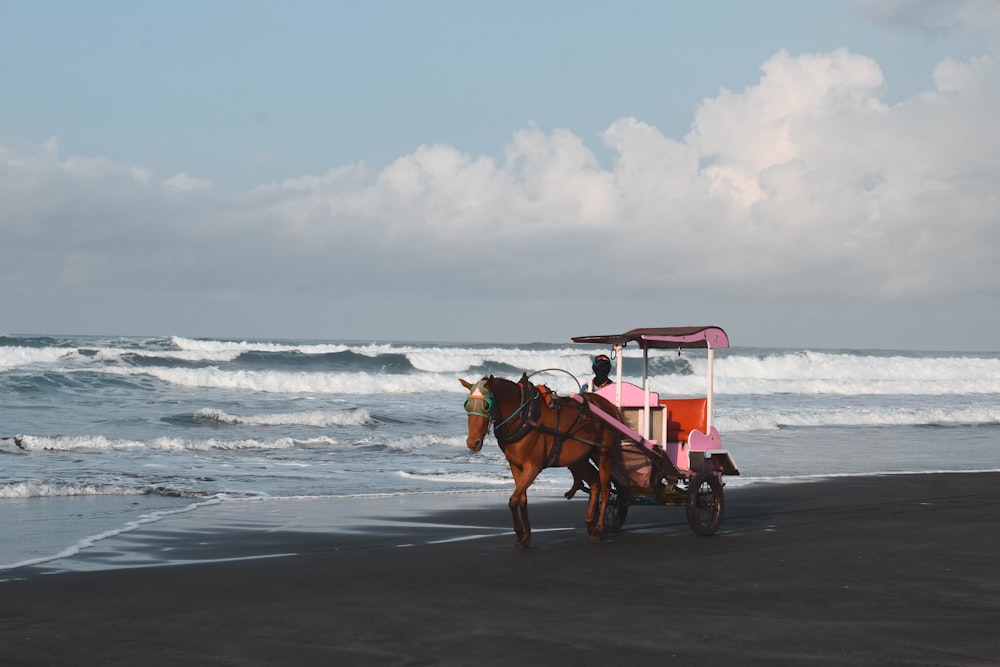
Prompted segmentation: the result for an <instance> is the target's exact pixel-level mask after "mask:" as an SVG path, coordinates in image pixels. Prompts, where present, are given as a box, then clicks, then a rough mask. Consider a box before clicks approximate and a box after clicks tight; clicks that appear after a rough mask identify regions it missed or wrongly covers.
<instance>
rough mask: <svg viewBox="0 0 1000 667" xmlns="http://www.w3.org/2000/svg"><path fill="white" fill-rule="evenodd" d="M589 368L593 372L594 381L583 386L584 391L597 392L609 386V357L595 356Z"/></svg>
mask: <svg viewBox="0 0 1000 667" xmlns="http://www.w3.org/2000/svg"><path fill="white" fill-rule="evenodd" d="M591 368H592V369H593V370H594V379H593V380H591V381H590V383H589V384H585V385H583V390H584V391H597V390H598V389H600V388H601V387H606V386H608V385H609V384H611V378H609V377H608V375H609V374H610V373H611V357H609V356H608V355H606V354H599V355H597V356H596V357H594V364H593V366H591Z"/></svg>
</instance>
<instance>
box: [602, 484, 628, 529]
mask: <svg viewBox="0 0 1000 667" xmlns="http://www.w3.org/2000/svg"><path fill="white" fill-rule="evenodd" d="M626 515H628V498H627V497H626V496H625V494H624V493H623V492H622V489H621V488H619V486H618V485H617V484H616V483H615V482H614V480H612V481H611V495H609V496H608V505H607V507H605V508H604V531H605V532H609V533H614V532H617V531H618V530H619V529H621V527H622V525H623V524H624V523H625V517H626Z"/></svg>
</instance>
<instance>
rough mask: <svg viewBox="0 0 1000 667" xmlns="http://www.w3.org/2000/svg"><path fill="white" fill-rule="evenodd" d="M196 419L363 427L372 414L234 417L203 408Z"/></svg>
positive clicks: (360, 411)
mask: <svg viewBox="0 0 1000 667" xmlns="http://www.w3.org/2000/svg"><path fill="white" fill-rule="evenodd" d="M194 416H195V419H198V420H201V421H212V422H218V423H221V424H247V425H250V426H293V425H298V426H316V427H319V428H325V427H330V426H362V425H364V424H369V423H371V420H372V417H371V414H370V413H369V412H368V411H367V410H365V409H357V410H336V411H332V412H331V411H325V410H311V411H308V412H284V413H276V414H257V415H232V414H229V413H227V412H225V411H224V410H218V409H215V408H202V409H200V410H196V411H195V413H194Z"/></svg>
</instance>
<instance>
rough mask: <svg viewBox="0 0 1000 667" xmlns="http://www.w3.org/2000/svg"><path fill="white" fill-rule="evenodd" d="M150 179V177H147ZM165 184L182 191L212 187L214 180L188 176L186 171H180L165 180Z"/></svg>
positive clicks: (168, 187) (169, 187)
mask: <svg viewBox="0 0 1000 667" xmlns="http://www.w3.org/2000/svg"><path fill="white" fill-rule="evenodd" d="M147 180H148V179H147ZM163 185H164V186H165V187H166V188H167V189H170V190H180V191H182V192H187V191H190V190H204V189H205V188H210V187H212V185H213V183H212V181H209V180H206V179H204V178H195V177H194V176H188V175H187V174H186V173H185V172H183V171H182V172H179V173H177V174H174V175H173V176H171V177H170V178H168V179H166V180H165V181H163Z"/></svg>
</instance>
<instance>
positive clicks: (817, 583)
mask: <svg viewBox="0 0 1000 667" xmlns="http://www.w3.org/2000/svg"><path fill="white" fill-rule="evenodd" d="M998 487H1000V473H972V474H937V475H902V476H889V477H868V478H845V479H834V480H826V481H820V482H812V483H803V484H784V485H755V486H750V487H732V486H730V487H727V490H726V491H727V495H726V517H725V519H724V522H723V526H722V531H721V532H720V534H718V535H716V536H714V537H709V538H704V537H696V536H695V535H693V534H692V533H691V532H690V530H689V529H688V527H687V525H686V522H685V518H684V512H683V510H681V509H678V508H660V507H633V508H631V509H630V511H629V517H628V521H627V522H626V524H625V529H624V530H623V531H622V532H620V533H618V534H616V535H614V536H613V537H611V538H610V539H607V540H606V541H604V542H602V543H592V542H591V541H590V540H589V539H588V538H587V536H586V533H585V531H584V529H583V525H582V517H583V512H584V510H585V505H584V502H583V501H582V500H574V501H556V500H549V501H545V502H535V503H533V504H532V505H531V509H532V523H533V528H534V529H535V532H534V542H533V546H532V547H531V548H530V549H528V550H519V549H515V548H513V547H512V543H513V537H512V535H510V534H508V531H509V526H510V514H509V512H508V510H507V508H506V504H505V503H503V502H498V503H497V504H496V505H495V506H487V507H482V506H480V505H476V506H470V507H467V508H456V509H452V510H443V509H440V508H436V509H434V510H433V511H432V513H431V514H427V515H419V516H417V515H412V513H410V514H408V516H407V517H406V518H405V519H404V520H399V521H391V520H389V519H391V517H383V519H385V520H379V521H372V522H371V525H369V526H368V527H367V528H365V527H364V526H358V527H357V528H356V529H352V530H349V531H338V532H325V531H321V530H309V531H300V530H296V529H295V526H294V524H292V525H290V526H289V527H287V528H280V529H269V530H260V529H259V527H256V528H255V527H252V526H249V525H238V526H231V527H225V528H219V527H217V526H216V527H213V528H212V529H211V531H210V532H209V531H207V530H206V533H205V534H201V535H199V534H189V535H187V536H184V537H183V538H181V537H179V536H172V537H170V538H169V540H168V539H167V537H166V536H165V535H162V534H161V535H159V538H162V539H163V540H166V541H168V542H169V543H170V546H169V549H170V553H172V554H173V558H174V560H175V561H184V560H188V561H211V560H213V559H220V558H231V559H242V560H226V561H222V562H200V563H197V564H187V565H170V566H161V567H133V568H128V569H112V570H103V571H85V572H63V573H59V574H39V572H40V571H42V570H40V569H38V568H34V569H31V568H29V569H26V570H25V571H23V572H10V571H8V572H5V573H2V574H4V575H5V576H6V577H8V579H9V580H8V581H5V582H3V583H0V664H2V665H52V664H78V665H91V664H102V665H134V664H140V663H144V664H151V665H163V664H171V665H175V664H183V665H202V664H206V665H340V664H355V665H414V664H428V665H511V664H518V663H520V664H531V665H536V664H537V665H553V664H580V665H597V664H604V665H612V664H614V665H620V664H676V665H693V664H701V665H804V664H808V665H876V664H879V665H885V664H908V665H997V664H1000V629H998V628H1000V488H998ZM355 502H363V501H355ZM156 535H157V534H156V533H155V530H154V531H152V532H151V533H149V535H147V539H148V541H150V542H155V541H156V539H159V538H157V536H156ZM140 538H142V536H141V535H139V536H133V539H140ZM470 538H475V539H470ZM161 546H162V545H161ZM150 548H152V547H150ZM289 554H293V555H289ZM81 556H85V554H81ZM16 577H23V578H16Z"/></svg>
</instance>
